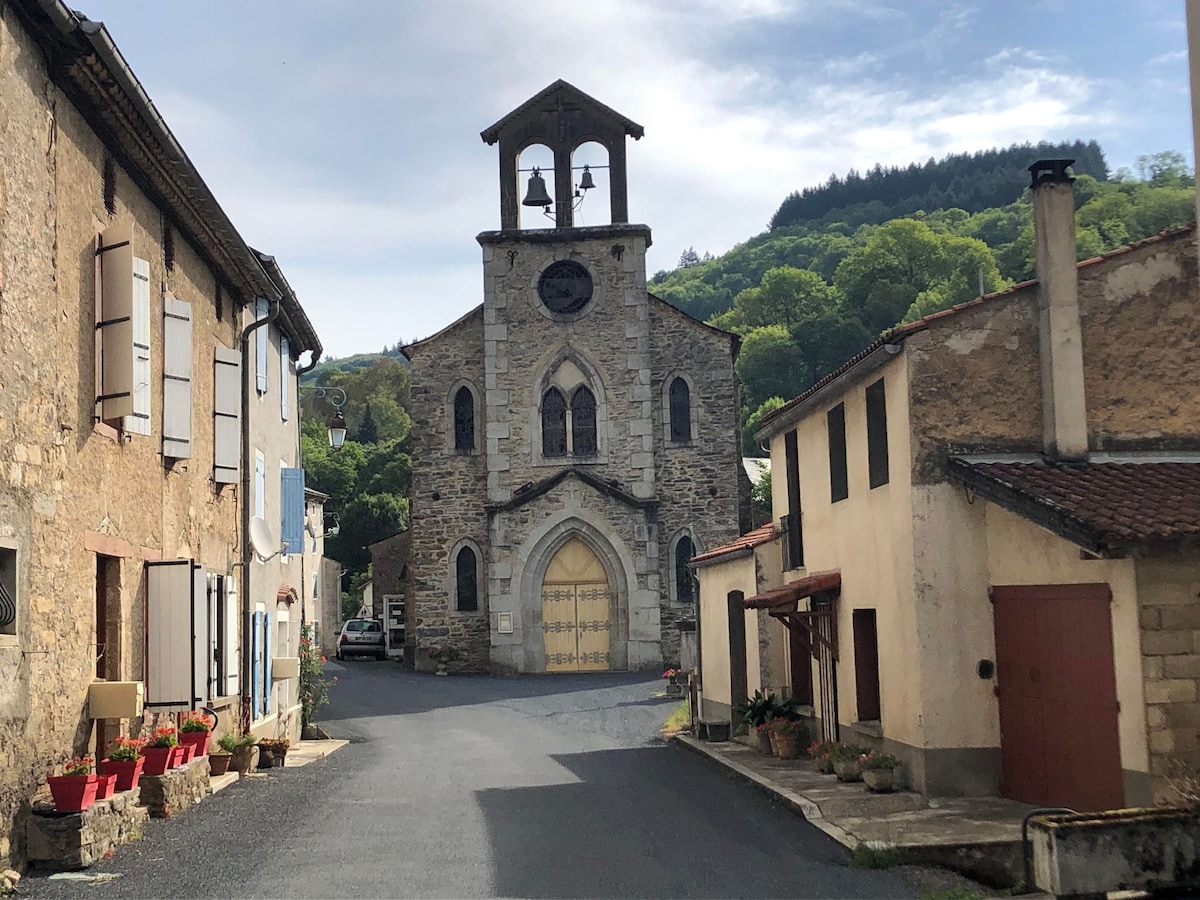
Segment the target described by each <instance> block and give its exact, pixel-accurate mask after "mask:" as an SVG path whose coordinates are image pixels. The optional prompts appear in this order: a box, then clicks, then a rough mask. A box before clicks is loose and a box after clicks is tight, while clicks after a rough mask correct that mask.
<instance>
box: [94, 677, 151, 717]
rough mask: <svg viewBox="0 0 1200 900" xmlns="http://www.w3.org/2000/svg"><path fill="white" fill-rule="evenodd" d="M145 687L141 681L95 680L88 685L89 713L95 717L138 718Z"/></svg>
mask: <svg viewBox="0 0 1200 900" xmlns="http://www.w3.org/2000/svg"><path fill="white" fill-rule="evenodd" d="M144 693H145V689H144V687H143V686H142V682H140V681H93V682H92V683H91V684H90V685H88V715H89V716H90V717H91V718H93V719H136V718H137V717H138V716H140V715H141V714H142V700H143V696H144Z"/></svg>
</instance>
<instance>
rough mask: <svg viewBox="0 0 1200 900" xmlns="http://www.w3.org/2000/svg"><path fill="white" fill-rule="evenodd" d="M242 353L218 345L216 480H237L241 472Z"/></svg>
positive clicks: (215, 376)
mask: <svg viewBox="0 0 1200 900" xmlns="http://www.w3.org/2000/svg"><path fill="white" fill-rule="evenodd" d="M241 419H242V357H241V355H240V354H238V352H237V351H236V350H227V349H226V348H224V347H217V348H216V352H215V354H214V355H213V481H215V482H217V483H218V484H237V483H238V479H239V478H240V477H241V472H242V458H241V448H242V431H241Z"/></svg>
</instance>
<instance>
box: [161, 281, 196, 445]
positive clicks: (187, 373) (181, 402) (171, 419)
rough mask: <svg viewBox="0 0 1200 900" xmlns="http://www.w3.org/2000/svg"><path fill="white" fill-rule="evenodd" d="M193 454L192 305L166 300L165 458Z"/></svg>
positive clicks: (164, 325)
mask: <svg viewBox="0 0 1200 900" xmlns="http://www.w3.org/2000/svg"><path fill="white" fill-rule="evenodd" d="M191 455H192V304H190V303H185V302H184V301H182V300H176V299H175V298H174V297H173V296H172V295H170V294H166V295H164V297H163V456H167V457H171V458H173V459H187V458H188V457H190V456H191Z"/></svg>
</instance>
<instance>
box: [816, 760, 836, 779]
mask: <svg viewBox="0 0 1200 900" xmlns="http://www.w3.org/2000/svg"><path fill="white" fill-rule="evenodd" d="M817 771H818V772H820V773H821V774H822V775H832V774H833V760H832V759H830V758H829V757H828V756H818V757H817Z"/></svg>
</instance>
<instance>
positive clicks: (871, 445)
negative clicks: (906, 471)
mask: <svg viewBox="0 0 1200 900" xmlns="http://www.w3.org/2000/svg"><path fill="white" fill-rule="evenodd" d="M867 469H868V471H869V476H870V482H871V487H873V488H877V487H880V486H881V485H884V484H887V483H888V443H887V402H886V398H885V396H884V392H883V379H882V378H880V379H879V380H878V381H877V382H875V383H874V384H872V385H870V386H869V387H868V388H867Z"/></svg>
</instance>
